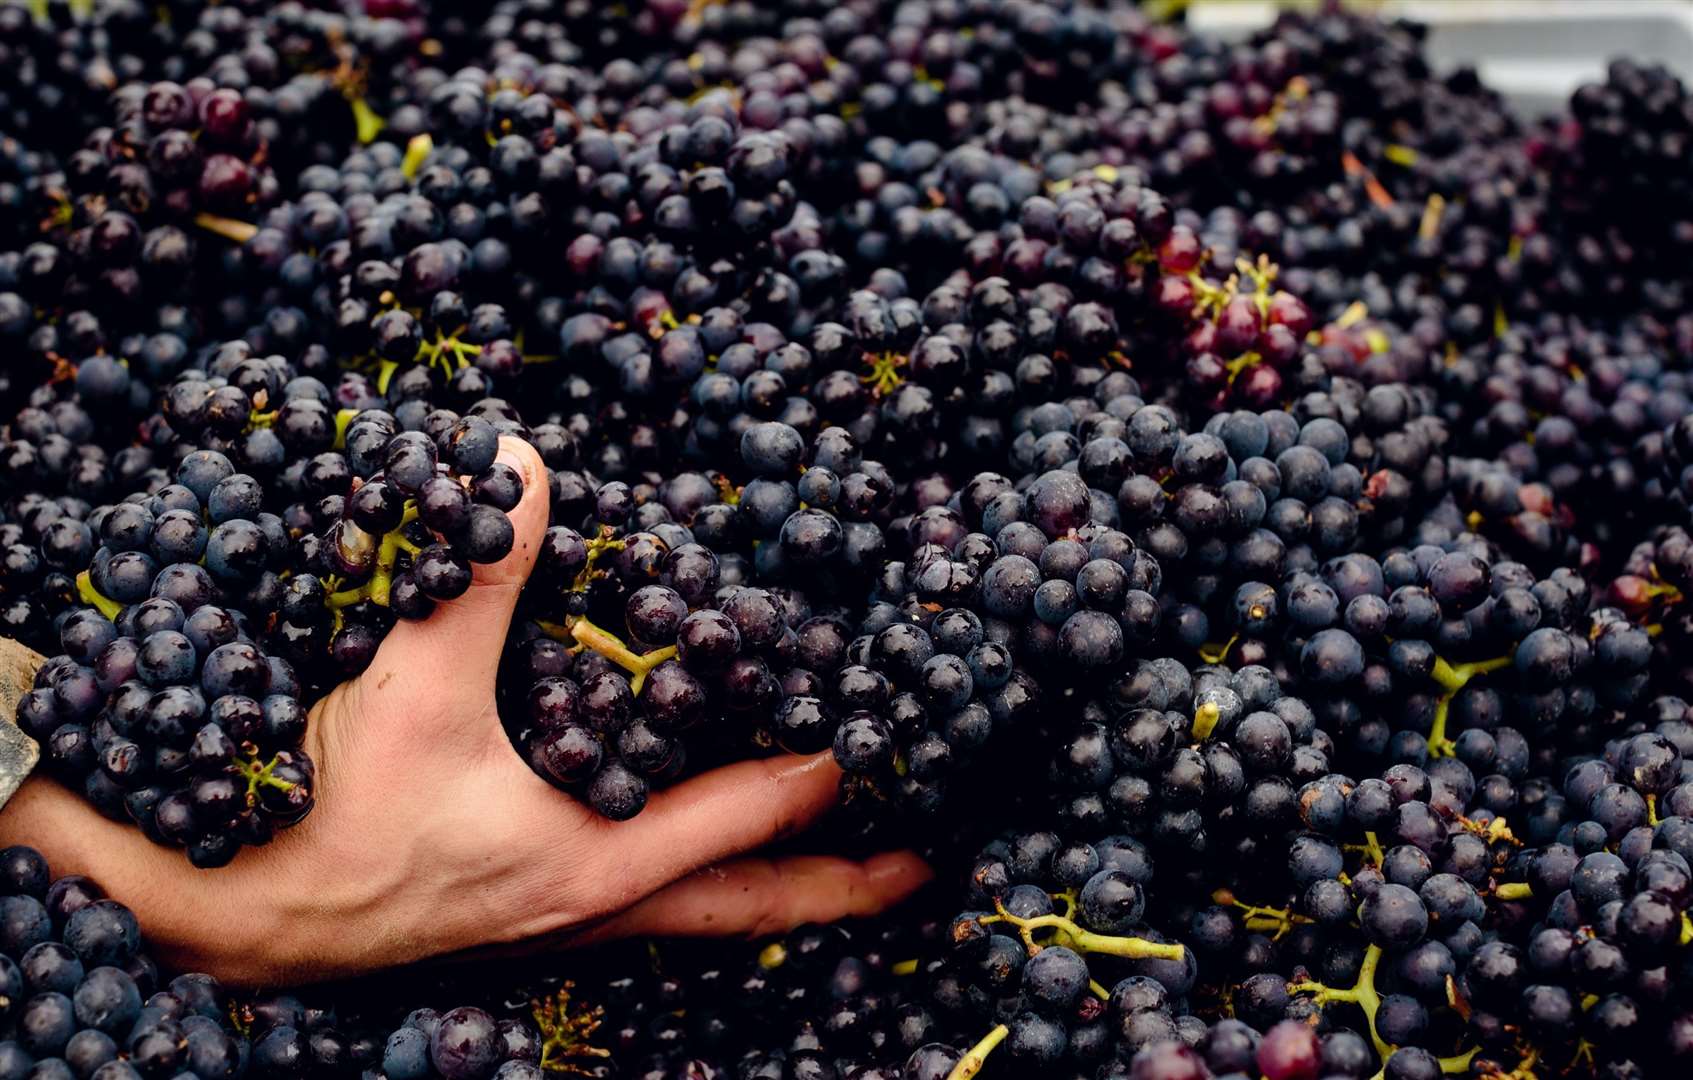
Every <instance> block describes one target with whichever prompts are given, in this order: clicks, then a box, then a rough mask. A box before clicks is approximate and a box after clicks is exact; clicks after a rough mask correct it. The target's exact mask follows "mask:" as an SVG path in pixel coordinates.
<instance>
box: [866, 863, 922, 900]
mask: <svg viewBox="0 0 1693 1080" xmlns="http://www.w3.org/2000/svg"><path fill="white" fill-rule="evenodd" d="M864 878H865V880H866V881H868V882H869V883H870V886H871V888H872V889H874V890H875V891H876V893H877V894H878V895H880V896H882V897H885V898H886V899H887V900H888V902H890V903H893V902H896V901H899V900H903V899H904V898H906V897H907V896H910V895H911V894H912V893H914V892H916V891H917V890H918V889H921V888H922V887H923V886H925V885H927V884H928V883H929V882H931V881H933V880H935V871H934V868H933V867H931V866H930V865H929V864H928V863H927V862H925V861H924V860H923V858H922V857H921V856H920V855H918V854H917V853H916V852H915V851H887V852H883V853H882V854H880V855H872V856H871V857H870V858H868V859H866V860H864Z"/></svg>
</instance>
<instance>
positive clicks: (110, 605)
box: [76, 570, 123, 621]
mask: <svg viewBox="0 0 1693 1080" xmlns="http://www.w3.org/2000/svg"><path fill="white" fill-rule="evenodd" d="M76 594H77V596H79V597H81V598H82V602H83V603H85V604H88V605H89V606H91V607H94V608H97V609H99V612H100V614H102V615H104V616H105V617H106V618H108V619H111V620H113V621H116V619H117V617H118V615H119V613H121V612H122V611H123V605H122V604H120V603H118V602H117V601H116V600H113V599H112V598H111V597H109V596H107V595H105V594H104V593H102V592H101V591H100V590H99V589H96V588H95V587H94V579H93V578H92V577H90V576H89V573H88V571H87V570H84V571H82V572H81V573H80V574H78V575H77V576H76Z"/></svg>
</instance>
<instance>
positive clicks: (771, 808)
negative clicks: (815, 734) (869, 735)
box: [605, 752, 841, 901]
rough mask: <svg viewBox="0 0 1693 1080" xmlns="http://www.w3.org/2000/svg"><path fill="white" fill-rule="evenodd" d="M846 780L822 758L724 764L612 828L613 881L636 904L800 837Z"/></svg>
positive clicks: (609, 851)
mask: <svg viewBox="0 0 1693 1080" xmlns="http://www.w3.org/2000/svg"><path fill="white" fill-rule="evenodd" d="M840 781H841V770H840V766H838V765H836V764H835V759H834V756H833V755H832V754H830V753H828V752H824V753H821V754H813V755H811V756H809V757H794V756H787V757H773V758H760V759H757V760H753V761H742V762H738V763H736V764H734V765H725V766H723V767H722V768H718V769H713V770H712V771H711V772H708V773H702V774H701V775H699V776H696V777H694V778H693V779H691V780H687V781H684V782H683V783H681V784H678V785H676V786H675V787H673V788H669V789H667V790H664V791H660V792H658V793H657V794H655V795H654V796H653V797H652V801H651V802H649V803H648V804H647V808H646V809H645V810H644V811H642V812H641V813H640V814H639V815H638V816H637V817H635V818H633V819H632V820H630V821H627V822H622V823H618V824H611V823H607V824H606V826H605V829H606V837H607V839H608V841H610V842H609V843H607V845H606V849H607V857H608V859H609V860H611V862H612V863H613V865H612V867H611V868H610V869H611V872H612V874H613V875H614V876H613V878H612V880H618V881H623V882H625V883H627V885H628V889H627V891H628V893H629V896H628V900H630V901H632V900H635V899H638V898H640V897H644V896H646V895H648V894H650V893H652V892H654V891H656V890H658V889H660V888H662V887H663V886H665V885H668V884H670V883H671V882H673V881H675V880H677V879H678V878H681V877H684V876H686V875H688V874H691V873H693V872H694V871H695V870H698V869H700V868H701V867H704V866H711V865H713V864H716V863H721V862H724V861H726V860H728V859H730V858H733V857H734V856H736V855H740V854H743V853H745V852H748V851H752V850H754V849H756V848H760V847H763V846H764V845H766V844H768V843H770V842H771V841H773V840H778V839H780V838H782V837H784V836H788V835H791V834H793V833H795V832H798V831H800V830H802V829H804V828H806V827H808V826H810V825H811V824H813V823H815V822H816V821H817V820H818V819H819V818H821V817H822V816H823V815H824V814H826V813H828V811H829V809H830V808H831V807H833V806H834V805H835V803H836V802H837V801H838V800H839V796H840Z"/></svg>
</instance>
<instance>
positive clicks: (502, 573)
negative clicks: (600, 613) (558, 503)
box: [474, 435, 551, 585]
mask: <svg viewBox="0 0 1693 1080" xmlns="http://www.w3.org/2000/svg"><path fill="white" fill-rule="evenodd" d="M495 460H496V461H498V462H500V463H502V464H504V465H507V466H509V467H510V468H512V469H514V470H516V472H517V475H518V476H519V477H520V478H521V479H522V481H523V497H522V498H521V499H519V500H518V503H517V505H516V506H514V507H512V509H511V511H510V513H509V514H507V517H509V518H510V519H511V531H512V543H511V552H510V553H509V554H507V555H506V557H505V558H503V559H501V560H500V561H499V562H495V563H488V564H486V565H480V566H476V567H474V580H475V581H476V582H477V583H478V584H484V585H489V584H518V585H521V584H522V583H523V582H524V581H527V580H528V578H529V572H530V570H531V569H533V567H534V565H535V558H536V555H537V554H538V553H539V552H540V550H541V536H542V534H543V533H544V532H546V528H547V517H548V511H549V503H550V502H551V492H550V490H549V485H548V484H547V467H546V464H545V463H544V462H542V460H541V455H540V454H539V453H538V452H536V450H535V448H534V447H533V446H530V445H529V444H528V443H526V442H524V441H523V440H522V439H519V438H516V437H515V436H512V435H501V436H500V449H499V453H498V455H497V456H496V457H495Z"/></svg>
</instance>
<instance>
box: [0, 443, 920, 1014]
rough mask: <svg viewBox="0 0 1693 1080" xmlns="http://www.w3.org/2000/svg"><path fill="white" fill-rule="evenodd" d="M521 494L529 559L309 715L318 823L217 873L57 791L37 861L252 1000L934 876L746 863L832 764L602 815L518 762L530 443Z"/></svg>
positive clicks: (871, 864)
mask: <svg viewBox="0 0 1693 1080" xmlns="http://www.w3.org/2000/svg"><path fill="white" fill-rule="evenodd" d="M500 457H501V459H502V460H504V461H505V462H506V463H507V464H509V465H511V466H512V467H513V468H515V469H517V470H518V472H519V473H520V474H521V475H522V476H523V479H524V493H525V494H524V498H523V500H522V502H520V503H519V504H518V506H517V507H516V508H515V509H514V510H513V511H512V515H511V517H512V523H513V526H514V527H515V532H516V542H515V544H514V546H513V549H512V552H511V554H510V555H509V556H508V557H506V558H505V559H504V560H502V561H500V562H498V563H494V564H491V565H486V566H478V567H477V568H476V575H475V581H474V584H473V585H472V587H471V589H470V590H469V592H467V593H466V594H465V595H464V596H463V597H461V598H459V599H458V600H456V601H455V602H453V603H452V604H448V605H443V607H442V608H441V610H439V611H438V612H436V613H435V614H434V615H433V616H432V617H431V618H429V619H427V620H424V621H421V622H402V623H401V624H399V625H398V626H397V627H396V628H395V630H394V631H393V633H392V634H391V635H390V636H389V637H388V638H387V639H386V640H385V641H384V643H383V645H382V647H381V649H380V651H379V652H378V653H377V655H376V658H375V661H374V662H373V663H372V664H371V666H370V668H369V669H368V670H367V671H366V672H365V673H364V674H363V675H361V676H360V677H359V678H357V679H354V680H353V681H351V682H348V683H346V684H344V685H342V686H341V687H339V688H338V689H336V690H335V691H334V692H333V693H331V694H330V695H329V696H328V697H327V698H325V699H324V700H323V701H322V702H320V703H319V704H318V705H317V707H316V708H315V709H314V710H313V717H312V724H311V728H310V734H309V735H308V739H307V750H308V752H309V753H310V755H311V758H312V760H314V761H315V762H317V768H318V776H317V807H316V809H315V810H314V811H313V812H312V814H311V816H309V817H308V818H307V819H306V820H305V821H303V822H302V823H301V824H300V825H299V826H298V827H296V828H293V829H289V830H286V831H284V832H282V833H281V834H279V835H278V836H277V838H276V839H275V840H274V841H273V842H272V843H271V844H269V845H268V846H265V847H262V848H257V849H253V850H250V851H247V852H245V853H244V854H243V855H242V857H240V858H239V859H237V860H236V861H235V862H234V864H233V865H231V866H229V867H226V868H224V869H221V870H218V871H215V872H210V873H203V872H200V871H196V870H194V869H193V868H192V867H189V866H187V865H186V864H185V863H184V861H183V860H182V858H181V855H180V854H179V853H177V852H174V851H170V850H167V849H165V848H161V847H158V846H156V845H154V844H153V843H151V842H150V841H148V840H147V839H145V838H144V837H143V836H142V835H140V834H139V833H138V832H137V831H136V830H134V829H133V828H129V827H127V826H124V825H119V824H117V823H114V822H112V821H109V820H108V819H106V818H104V817H101V816H100V815H99V814H97V813H96V812H95V811H94V810H93V809H92V808H91V807H90V806H89V805H88V804H87V803H86V802H85V801H84V800H82V799H81V798H80V797H79V796H77V795H74V794H72V793H71V792H69V791H67V790H66V789H64V788H62V787H59V786H57V785H55V784H52V783H50V782H48V781H46V780H42V779H36V780H32V781H30V782H29V783H27V784H25V785H24V787H23V788H22V789H21V790H20V791H19V792H18V794H17V795H16V796H15V797H14V798H13V800H12V801H11V803H9V804H8V805H7V807H6V810H5V812H4V814H0V843H8V844H9V843H29V844H32V845H34V846H35V847H37V848H39V849H41V850H42V851H43V852H44V853H45V854H46V855H47V856H48V857H49V858H50V859H51V860H52V862H53V865H54V866H55V867H60V868H62V869H63V870H64V871H66V872H73V873H83V874H87V875H89V876H91V877H93V878H95V879H96V880H97V881H99V882H100V883H101V884H102V885H103V886H105V887H106V888H107V889H108V890H110V891H112V892H113V893H115V894H117V895H121V896H123V897H125V899H126V900H127V902H128V903H130V905H131V906H132V907H134V908H135V909H136V911H137V912H138V914H140V915H141V917H142V919H143V921H144V923H145V925H147V927H148V933H149V937H150V939H151V940H152V941H153V944H154V946H155V948H156V949H157V950H158V951H159V952H160V953H161V954H162V955H163V956H164V958H166V959H167V960H169V961H170V962H172V963H174V964H177V965H179V966H184V967H190V968H195V969H199V970H204V971H208V972H211V973H213V974H216V975H219V976H221V977H223V978H226V979H230V980H234V981H238V982H247V983H253V982H279V981H294V980H305V979H322V978H328V977H334V976H337V975H346V974H351V973H355V972H360V971H366V970H371V969H374V968H378V967H384V966H389V965H392V964H396V963H404V962H408V961H413V960H421V959H425V958H428V957H434V956H442V955H447V954H451V953H457V952H463V951H467V950H471V949H476V948H480V947H500V948H527V947H539V946H545V945H561V944H573V943H581V942H585V941H589V940H595V939H601V938H608V937H617V936H625V935H634V934H736V933H741V934H750V933H758V932H763V931H773V930H777V929H781V928H784V927H786V926H789V925H792V924H795V923H799V922H805V921H826V920H831V919H837V918H841V917H844V916H847V915H853V914H863V913H868V912H871V911H874V910H877V909H879V908H881V907H884V906H886V905H887V904H890V903H893V902H895V901H897V900H898V899H900V898H902V897H903V896H905V895H906V894H908V893H909V892H910V891H912V890H913V889H915V888H916V887H917V886H919V885H920V884H921V883H922V882H923V881H924V880H926V878H927V875H928V871H927V869H926V868H925V867H924V866H923V864H922V863H921V862H920V861H919V860H918V859H917V858H916V857H915V856H912V855H910V854H904V853H900V854H888V855H882V856H878V857H876V858H872V859H870V860H868V861H866V862H853V861H850V860H846V859H840V858H823V857H818V858H811V857H804V856H800V857H792V858H784V859H775V860H772V859H764V858H758V857H749V856H745V855H744V853H745V852H747V851H750V850H752V849H754V848H757V847H759V846H760V845H762V844H764V843H766V842H768V841H770V840H772V839H775V838H777V837H779V836H782V835H784V834H786V833H789V832H792V831H794V830H796V829H799V828H802V827H804V826H805V825H806V824H808V823H809V822H811V821H812V820H814V819H816V818H817V817H818V816H820V815H821V814H822V813H823V812H824V811H825V810H826V809H827V808H828V807H829V806H830V805H831V803H832V802H833V801H834V798H835V794H836V790H837V781H838V776H839V774H838V771H837V769H836V767H835V766H834V764H833V763H832V762H831V761H830V760H829V756H828V755H827V754H824V755H819V756H816V757H808V758H806V757H778V758H773V759H769V760H763V761H749V762H744V763H740V764H737V765H734V766H730V767H726V768H722V769H719V770H717V771H715V772H711V773H707V774H704V775H701V776H699V777H697V778H694V779H692V780H690V781H687V782H685V783H682V784H679V785H677V786H675V787H674V788H671V789H669V790H667V791H665V792H662V793H660V794H657V795H655V796H654V798H653V801H652V803H651V804H650V805H649V806H648V808H647V809H646V811H645V812H644V813H643V814H641V815H640V816H639V817H638V818H637V819H635V820H633V821H629V822H624V823H612V822H608V821H606V820H604V819H603V818H601V817H600V816H599V815H598V814H596V813H595V812H594V811H593V810H591V809H590V808H588V807H587V806H584V805H582V804H580V803H577V802H575V801H574V800H572V799H570V798H568V797H566V796H564V795H562V794H561V793H560V792H558V791H557V790H556V789H554V788H553V787H551V786H550V785H548V784H547V783H546V781H544V780H542V779H541V778H540V777H538V776H537V775H536V774H535V773H534V772H532V771H531V770H530V769H529V768H528V767H527V766H526V765H525V764H524V762H523V761H522V760H521V759H520V758H519V757H518V756H517V755H516V754H514V753H512V750H511V746H510V743H509V741H508V739H507V737H506V735H505V733H504V731H503V730H502V729H501V726H500V723H499V719H498V716H497V714H496V711H495V707H494V684H495V671H496V667H497V664H498V661H499V655H500V650H501V644H502V641H503V639H504V636H505V631H506V627H507V624H508V622H509V621H510V618H511V614H512V610H513V607H514V605H515V604H516V601H517V596H518V592H519V590H520V588H521V587H522V584H523V582H524V580H525V579H526V578H527V576H528V574H529V571H530V569H531V568H532V566H533V565H534V561H535V557H536V551H537V549H538V546H539V539H540V536H541V534H542V532H543V530H544V529H545V527H546V516H547V507H546V499H547V484H546V483H545V480H544V473H543V467H542V465H541V462H540V459H539V457H538V456H537V455H536V454H535V452H534V451H533V450H532V449H530V448H529V447H528V446H526V445H524V444H522V443H520V442H518V441H516V440H511V439H505V440H502V442H501V450H500Z"/></svg>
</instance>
